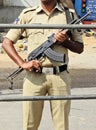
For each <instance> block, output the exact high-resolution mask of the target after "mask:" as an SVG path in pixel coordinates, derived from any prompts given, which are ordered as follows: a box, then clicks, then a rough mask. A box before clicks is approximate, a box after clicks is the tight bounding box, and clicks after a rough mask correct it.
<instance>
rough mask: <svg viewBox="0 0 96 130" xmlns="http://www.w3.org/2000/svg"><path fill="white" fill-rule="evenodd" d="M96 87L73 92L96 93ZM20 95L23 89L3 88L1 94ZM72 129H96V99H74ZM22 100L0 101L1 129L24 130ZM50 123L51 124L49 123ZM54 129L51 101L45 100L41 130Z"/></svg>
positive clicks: (76, 89)
mask: <svg viewBox="0 0 96 130" xmlns="http://www.w3.org/2000/svg"><path fill="white" fill-rule="evenodd" d="M95 92H96V88H95V87H93V88H73V89H72V94H73V95H76V94H77V95H78V94H95ZM8 95H12V96H19V95H22V90H19V89H15V90H13V91H11V90H1V91H0V96H8ZM69 119H70V120H69V122H70V130H77V129H78V130H96V100H72V105H71V111H70V116H69ZM22 122H23V115H22V102H0V130H22V129H23V126H22V124H23V123H22ZM49 124H50V125H49ZM45 129H47V130H54V127H53V124H52V120H51V116H50V108H49V102H48V101H45V107H44V112H43V117H42V121H41V124H40V128H39V130H45Z"/></svg>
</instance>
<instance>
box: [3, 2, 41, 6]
mask: <svg viewBox="0 0 96 130" xmlns="http://www.w3.org/2000/svg"><path fill="white" fill-rule="evenodd" d="M39 2H40V0H3V3H4V5H5V6H26V7H28V6H34V5H36V4H38V3H39Z"/></svg>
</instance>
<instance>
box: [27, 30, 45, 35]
mask: <svg viewBox="0 0 96 130" xmlns="http://www.w3.org/2000/svg"><path fill="white" fill-rule="evenodd" d="M37 34H38V35H42V34H44V29H29V30H28V31H27V35H28V36H30V35H34V36H35V35H37Z"/></svg>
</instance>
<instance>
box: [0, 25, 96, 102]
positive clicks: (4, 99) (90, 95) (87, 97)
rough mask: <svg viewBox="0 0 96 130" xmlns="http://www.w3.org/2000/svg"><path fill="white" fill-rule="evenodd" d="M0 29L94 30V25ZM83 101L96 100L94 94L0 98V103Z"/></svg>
mask: <svg viewBox="0 0 96 130" xmlns="http://www.w3.org/2000/svg"><path fill="white" fill-rule="evenodd" d="M0 28H3V29H19V28H21V29H23V28H26V29H62V28H63V29H96V24H92V25H90V24H87V25H83V24H79V25H76V24H74V25H70V24H67V25H64V24H63V25H58V24H55V25H53V24H50V25H49V24H30V25H29V24H20V25H14V24H0ZM85 99H96V94H89V95H68V96H18V97H17V96H16V97H15V96H0V102H9V101H32V100H36V101H38V100H85Z"/></svg>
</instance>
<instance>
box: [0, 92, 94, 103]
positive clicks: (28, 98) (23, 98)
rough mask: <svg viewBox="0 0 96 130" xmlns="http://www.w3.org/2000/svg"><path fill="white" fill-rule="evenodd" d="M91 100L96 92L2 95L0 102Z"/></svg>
mask: <svg viewBox="0 0 96 130" xmlns="http://www.w3.org/2000/svg"><path fill="white" fill-rule="evenodd" d="M85 99H86V100H87V99H88V100H89V99H96V94H89V95H67V96H56V95H54V96H18V97H17V96H0V102H12V101H38V100H39V101H40V100H85Z"/></svg>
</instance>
